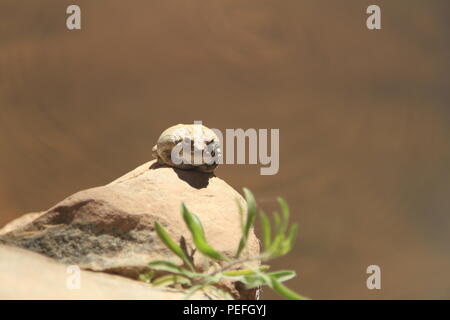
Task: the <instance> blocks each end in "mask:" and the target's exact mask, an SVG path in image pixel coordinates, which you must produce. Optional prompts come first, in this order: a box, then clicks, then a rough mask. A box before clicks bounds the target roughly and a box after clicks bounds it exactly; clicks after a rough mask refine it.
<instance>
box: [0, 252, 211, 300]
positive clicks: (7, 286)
mask: <svg viewBox="0 0 450 320" xmlns="http://www.w3.org/2000/svg"><path fill="white" fill-rule="evenodd" d="M30 266H32V267H30ZM71 275H72V274H69V273H68V272H67V266H65V265H63V264H60V263H58V262H56V261H54V260H52V259H49V258H47V257H44V256H42V255H40V254H36V253H34V252H31V251H28V250H23V249H19V248H14V247H9V246H2V245H0V283H1V286H0V300H9V299H15V300H16V299H17V300H25V299H27V300H28V299H39V300H41V299H44V300H50V299H51V300H54V299H57V300H69V299H89V300H92V299H96V300H97V299H108V300H109V299H118V300H124V299H133V300H137V299H141V300H180V299H183V298H184V296H185V293H183V292H180V291H177V290H169V289H159V288H155V287H152V286H150V285H148V284H145V283H144V282H138V281H133V280H130V279H127V278H123V277H119V276H115V275H110V274H106V273H100V272H90V271H84V270H81V272H80V288H79V289H69V288H68V287H67V281H68V280H70V279H69V277H70V276H71ZM30 288H31V289H32V290H30ZM191 299H195V300H205V299H208V297H206V296H205V295H203V294H201V293H197V294H195V295H194V296H193V297H191Z"/></svg>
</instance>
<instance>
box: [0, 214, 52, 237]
mask: <svg viewBox="0 0 450 320" xmlns="http://www.w3.org/2000/svg"><path fill="white" fill-rule="evenodd" d="M44 213H45V212H32V213H27V214H24V215H23V216H21V217H19V218H17V219H15V220H13V221H11V222H10V223H8V224H7V225H6V226H4V227H3V228H2V229H0V235H2V234H6V233H8V232H10V231H13V230H15V229H19V228H21V227H23V226H25V225H27V224H29V223H30V222H32V221H33V220H35V219H36V218H38V217H40V216H41V215H43V214H44Z"/></svg>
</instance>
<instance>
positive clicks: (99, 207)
mask: <svg viewBox="0 0 450 320" xmlns="http://www.w3.org/2000/svg"><path fill="white" fill-rule="evenodd" d="M236 200H237V201H239V202H240V203H241V205H242V206H244V208H245V201H244V199H243V198H242V197H241V195H240V194H239V193H238V192H236V191H235V190H234V189H233V188H232V187H230V186H229V185H228V184H227V183H226V182H224V181H223V180H221V179H219V178H217V177H215V176H214V175H213V174H206V173H201V172H196V171H185V170H180V169H174V168H169V167H161V166H159V165H157V164H156V163H155V161H151V162H148V163H146V164H144V165H142V166H140V167H138V168H136V169H135V170H133V171H131V172H129V173H128V174H126V175H124V176H122V177H120V178H119V179H117V180H115V181H113V182H112V183H110V184H108V185H105V186H101V187H96V188H92V189H87V190H84V191H80V192H78V193H75V194H74V195H72V196H69V197H68V198H66V199H65V200H63V201H61V202H60V203H58V204H56V205H55V206H54V207H52V208H50V209H49V210H48V211H46V212H44V213H34V214H30V215H26V216H23V217H22V218H19V219H17V220H15V221H13V222H12V223H10V224H8V225H7V226H6V227H5V228H4V229H3V230H0V244H1V243H3V244H8V245H13V246H17V247H21V248H25V249H28V250H32V251H35V252H38V253H41V254H44V255H46V256H48V257H51V258H53V259H55V260H57V261H59V262H61V263H64V264H75V265H78V266H80V267H81V268H83V269H88V270H94V271H105V272H110V273H117V274H120V275H123V276H127V277H132V278H135V277H137V275H138V274H139V273H141V272H143V271H144V270H145V269H146V266H147V263H148V262H149V261H151V260H157V259H169V260H173V261H177V259H178V258H177V257H175V256H174V255H173V254H172V253H171V252H170V251H169V250H168V249H166V247H165V246H163V245H162V244H161V242H160V241H159V238H158V237H157V235H156V233H155V231H154V229H153V225H154V222H155V221H158V222H159V223H161V224H162V225H163V226H164V227H165V228H166V229H167V230H168V232H169V233H170V235H171V236H172V237H173V238H174V239H175V240H176V241H178V240H179V239H180V237H181V236H184V237H185V238H186V240H187V242H188V244H189V243H190V242H191V239H190V233H189V231H188V230H187V228H186V226H185V224H184V222H183V220H182V217H181V213H180V204H181V202H184V203H185V204H186V206H187V207H188V208H189V209H190V210H191V211H192V212H194V213H195V214H197V215H198V216H199V218H200V220H201V221H202V223H203V227H204V229H205V233H206V237H207V239H208V241H209V242H210V243H211V244H212V245H213V246H214V247H215V248H217V249H218V250H220V251H222V252H224V253H225V254H226V255H228V256H232V255H233V254H234V253H235V250H236V248H237V245H238V242H239V239H240V215H239V210H238V206H237V203H236ZM258 252H259V243H258V240H257V238H256V237H255V235H254V233H253V231H252V232H251V234H250V236H249V240H248V251H247V253H249V254H252V255H257V254H258ZM244 254H245V253H244Z"/></svg>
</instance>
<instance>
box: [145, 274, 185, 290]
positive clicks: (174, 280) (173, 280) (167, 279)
mask: <svg viewBox="0 0 450 320" xmlns="http://www.w3.org/2000/svg"><path fill="white" fill-rule="evenodd" d="M174 284H187V285H190V284H191V280H189V279H188V278H186V277H183V276H180V275H175V274H168V275H165V276H161V277H158V278H156V279H155V280H153V281H152V285H154V286H155V287H158V286H171V285H174Z"/></svg>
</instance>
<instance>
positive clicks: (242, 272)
mask: <svg viewBox="0 0 450 320" xmlns="http://www.w3.org/2000/svg"><path fill="white" fill-rule="evenodd" d="M269 268H270V267H269V266H268V265H264V266H261V267H259V271H261V272H262V271H266V270H268V269H269ZM222 274H223V275H224V276H229V277H235V276H245V275H250V274H255V270H253V269H242V270H230V271H224V272H222Z"/></svg>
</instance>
